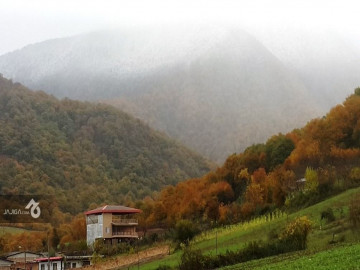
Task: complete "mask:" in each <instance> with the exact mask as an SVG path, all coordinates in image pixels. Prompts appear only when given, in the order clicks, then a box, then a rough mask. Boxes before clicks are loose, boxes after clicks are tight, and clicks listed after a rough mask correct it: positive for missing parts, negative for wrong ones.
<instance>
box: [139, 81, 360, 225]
mask: <svg viewBox="0 0 360 270" xmlns="http://www.w3.org/2000/svg"><path fill="white" fill-rule="evenodd" d="M359 119H360V88H357V89H355V93H354V94H353V95H351V96H349V97H348V98H347V99H346V100H345V102H344V103H343V104H341V105H337V106H336V107H334V108H333V109H332V110H331V111H330V112H329V113H328V114H327V115H326V116H324V117H322V118H317V119H314V120H312V121H310V122H308V124H307V125H306V126H304V127H303V128H301V129H295V130H293V131H292V132H290V133H288V134H286V135H284V134H278V135H275V136H273V137H271V138H269V139H268V141H267V142H266V143H264V144H256V145H252V146H250V147H248V148H247V149H246V150H245V151H244V152H243V153H240V154H233V155H231V156H229V157H228V158H227V160H226V161H225V163H224V164H223V165H222V166H221V167H219V168H218V169H217V170H216V171H213V172H210V173H208V174H206V175H205V176H203V177H201V178H194V179H190V180H187V181H185V182H181V183H179V184H177V185H176V186H169V187H166V188H164V189H163V190H162V191H161V193H160V194H159V195H158V197H157V198H155V199H151V198H147V199H146V200H144V201H142V202H139V203H138V204H137V206H138V207H140V208H142V209H144V212H143V217H142V218H143V226H144V227H151V226H159V225H160V226H164V227H174V226H176V224H177V223H178V222H179V221H182V220H192V221H194V222H195V223H198V224H199V223H200V224H216V223H218V224H231V223H235V222H239V221H245V220H248V219H249V218H251V217H254V216H256V215H261V214H264V213H268V212H272V211H274V210H275V209H278V208H280V209H282V210H284V211H294V210H296V209H299V208H302V207H305V206H307V205H311V204H313V203H316V202H318V201H320V200H322V199H324V198H325V197H328V196H331V195H333V194H336V193H338V192H341V191H343V190H345V189H348V188H351V187H354V186H358V185H359V184H360V167H359V161H360V120H359Z"/></svg>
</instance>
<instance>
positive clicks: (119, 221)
mask: <svg viewBox="0 0 360 270" xmlns="http://www.w3.org/2000/svg"><path fill="white" fill-rule="evenodd" d="M112 223H113V224H115V225H138V220H137V219H124V218H120V217H112Z"/></svg>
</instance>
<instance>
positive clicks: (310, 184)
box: [305, 167, 319, 192]
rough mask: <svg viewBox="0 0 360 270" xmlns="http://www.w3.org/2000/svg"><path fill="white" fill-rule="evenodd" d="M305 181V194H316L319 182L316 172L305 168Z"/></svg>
mask: <svg viewBox="0 0 360 270" xmlns="http://www.w3.org/2000/svg"><path fill="white" fill-rule="evenodd" d="M305 179H306V182H305V190H306V191H307V192H317V191H318V187H319V180H318V174H317V172H316V170H314V169H312V168H310V167H308V168H306V171H305Z"/></svg>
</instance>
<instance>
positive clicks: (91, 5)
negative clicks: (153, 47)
mask: <svg viewBox="0 0 360 270" xmlns="http://www.w3.org/2000/svg"><path fill="white" fill-rule="evenodd" d="M359 13H360V1H355V0H354V1H350V0H336V1H333V0H327V1H325V0H312V1H311V0H309V1H306V0H302V1H300V0H299V1H298V0H295V1H293V0H245V1H241V0H238V1H235V0H234V1H233V0H221V1H220V0H219V1H214V0H204V1H203V0H180V1H175V0H0V37H1V39H0V55H1V54H4V53H6V52H10V51H13V50H16V49H19V48H22V47H24V46H26V45H28V44H32V43H36V42H40V41H44V40H46V39H50V38H57V37H66V36H71V35H75V34H79V33H83V32H89V31H93V30H99V29H104V28H109V27H112V28H114V27H119V26H120V27H121V26H131V25H149V24H151V25H154V26H156V25H159V24H160V25H161V24H170V23H181V24H185V23H208V22H211V21H216V22H226V23H231V24H234V25H240V26H242V27H249V26H256V27H265V26H269V25H274V26H279V25H280V26H281V25H286V26H304V27H307V28H309V27H327V28H331V29H334V30H336V31H339V32H343V33H345V34H346V35H352V36H353V37H354V38H357V37H360V30H359V27H358V25H359Z"/></svg>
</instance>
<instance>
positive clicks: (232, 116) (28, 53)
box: [0, 25, 360, 161]
mask: <svg viewBox="0 0 360 270" xmlns="http://www.w3.org/2000/svg"><path fill="white" fill-rule="evenodd" d="M280 34H281V33H280V32H273V33H272V32H270V31H269V32H262V31H259V30H257V31H254V32H251V34H250V33H249V31H247V32H245V31H243V30H241V29H239V28H234V27H225V26H219V25H209V26H194V27H192V28H189V27H176V28H174V27H170V26H168V27H161V28H146V27H142V28H131V29H130V28H129V29H117V30H108V31H98V32H93V33H88V34H83V35H79V36H74V37H69V38H63V39H54V40H49V41H45V42H42V43H38V44H34V45H30V46H27V47H25V48H23V49H22V50H18V51H15V52H12V53H8V54H5V55H3V56H1V57H0V72H1V73H3V74H4V76H5V77H8V78H11V79H13V80H14V81H19V82H21V83H23V84H25V85H27V86H29V87H31V88H35V89H42V90H44V91H46V92H48V93H51V94H53V95H55V96H57V97H70V98H76V99H81V100H101V101H103V102H107V103H110V104H113V105H115V106H118V107H120V108H121V109H123V110H125V111H127V112H130V113H132V114H134V115H135V116H137V117H139V118H141V119H143V120H144V121H146V122H147V123H149V124H150V125H151V126H153V127H155V128H157V129H159V130H162V131H165V132H166V133H167V134H169V135H170V136H172V137H175V138H177V139H178V140H180V141H181V142H183V143H185V144H186V145H188V146H190V147H192V148H193V149H195V150H197V151H199V152H200V153H202V154H204V155H206V156H207V157H209V158H211V159H213V160H216V161H222V160H223V159H224V158H225V157H226V156H227V155H229V154H231V153H233V152H239V151H241V150H243V149H244V147H246V146H249V145H250V144H252V143H257V142H263V141H264V140H265V139H266V138H268V137H269V136H270V135H272V134H274V133H277V132H286V131H289V130H291V129H293V128H295V127H298V126H301V125H303V124H304V123H305V122H306V121H308V120H309V119H311V118H313V117H317V116H322V114H323V113H324V112H325V111H327V110H328V108H329V107H330V106H332V105H333V104H335V103H336V102H338V101H339V100H342V99H343V98H344V97H346V96H347V95H349V94H350V92H349V93H348V92H345V91H350V90H351V89H353V88H355V87H356V86H358V85H360V70H359V67H358V65H357V63H359V60H360V59H359V50H358V49H356V47H355V46H352V45H351V44H350V43H349V42H347V41H346V40H345V39H343V38H342V37H341V36H337V35H335V34H333V33H332V34H331V35H330V34H327V33H322V35H318V33H312V34H311V33H310V34H309V33H307V32H300V31H293V32H292V31H288V30H287V32H286V35H280ZM281 37H283V39H282V38H281ZM349 89H350V90H349Z"/></svg>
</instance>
